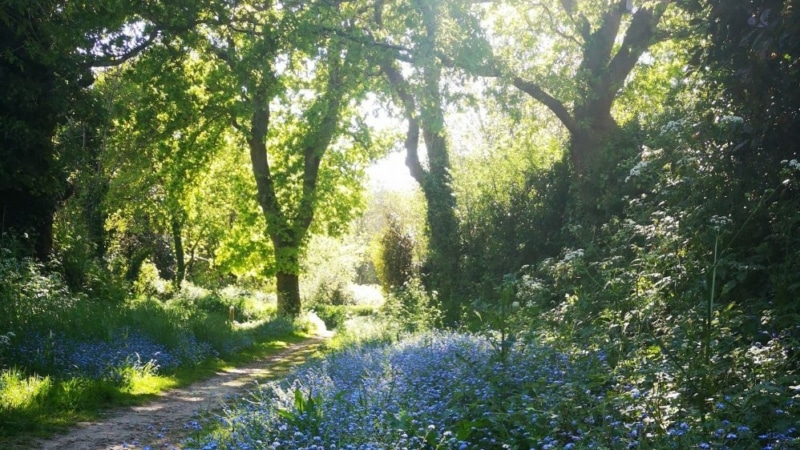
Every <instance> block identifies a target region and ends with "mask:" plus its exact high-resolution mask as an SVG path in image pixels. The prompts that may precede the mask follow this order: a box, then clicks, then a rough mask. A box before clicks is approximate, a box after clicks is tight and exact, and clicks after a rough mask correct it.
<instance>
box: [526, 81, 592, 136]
mask: <svg viewBox="0 0 800 450" xmlns="http://www.w3.org/2000/svg"><path fill="white" fill-rule="evenodd" d="M512 83H513V84H514V86H515V87H516V88H517V89H519V90H521V91H522V92H524V93H526V94H528V95H529V96H531V97H533V98H534V99H535V100H537V101H539V102H540V103H541V104H543V105H544V106H546V107H547V109H549V110H550V111H552V112H553V114H555V115H556V117H557V118H558V120H560V121H561V123H562V124H564V126H565V127H566V128H567V130H568V131H569V132H570V134H575V133H578V132H580V126H579V125H578V122H577V121H576V120H575V118H573V117H572V114H571V113H570V112H569V110H567V107H566V106H564V104H563V103H562V102H561V101H560V100H558V99H557V98H555V97H553V96H552V95H550V94H548V93H547V92H545V91H544V89H542V88H541V86H539V85H538V84H536V83H532V82H530V81H527V80H523V79H522V78H520V77H518V76H515V77H514V78H513V79H512Z"/></svg>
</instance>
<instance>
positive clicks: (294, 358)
mask: <svg viewBox="0 0 800 450" xmlns="http://www.w3.org/2000/svg"><path fill="white" fill-rule="evenodd" d="M323 340H324V336H317V337H314V338H311V339H308V340H306V341H303V342H300V343H297V344H290V345H289V346H288V347H287V348H286V349H284V350H282V351H280V352H279V353H277V354H275V355H272V356H270V357H269V358H266V359H263V360H260V361H256V362H253V363H251V364H249V365H247V366H244V367H237V368H235V369H230V370H226V371H224V372H220V373H218V374H217V375H216V376H214V377H212V378H209V379H207V380H205V381H200V382H198V383H195V384H192V385H190V386H187V387H185V388H182V389H174V390H171V391H168V392H164V393H162V394H161V395H160V396H159V397H160V398H159V399H157V400H154V401H152V402H150V403H148V404H145V405H141V406H134V407H130V408H122V409H119V410H113V411H111V412H109V413H108V414H107V416H106V417H104V418H103V419H101V420H98V421H94V422H86V423H80V424H78V426H77V427H75V428H74V429H72V430H70V431H69V432H68V433H67V434H64V435H60V436H56V437H54V438H53V439H50V440H46V441H38V442H36V443H35V444H34V445H33V447H32V448H37V449H42V450H122V449H145V448H147V447H149V448H151V449H152V450H156V449H180V448H181V441H182V440H183V439H184V438H186V437H187V436H188V435H190V434H191V433H192V432H194V431H195V430H196V429H197V427H198V425H199V424H198V418H199V415H200V414H202V413H206V412H209V411H213V410H215V409H217V408H219V407H220V406H221V405H222V403H223V402H224V401H225V400H226V399H229V398H232V397H234V396H236V395H237V394H241V393H243V392H244V391H246V390H247V389H249V388H252V387H253V383H254V382H255V381H256V380H264V379H268V378H275V377H277V376H280V375H283V374H285V373H286V372H287V371H288V370H289V369H290V368H291V367H293V366H294V365H295V364H297V363H300V362H303V361H304V360H306V359H307V358H309V357H310V356H311V355H312V354H313V352H314V350H315V349H316V348H317V347H318V346H319V344H320V343H322V341H323Z"/></svg>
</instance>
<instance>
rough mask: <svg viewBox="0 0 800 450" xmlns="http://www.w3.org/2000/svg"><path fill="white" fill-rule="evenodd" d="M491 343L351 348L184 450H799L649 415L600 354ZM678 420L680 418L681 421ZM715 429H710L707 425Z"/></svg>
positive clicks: (272, 388)
mask: <svg viewBox="0 0 800 450" xmlns="http://www.w3.org/2000/svg"><path fill="white" fill-rule="evenodd" d="M493 344H494V343H493V341H492V340H491V339H487V338H486V337H482V336H478V335H472V334H459V333H427V334H421V335H417V336H413V337H409V338H406V339H404V340H402V341H400V342H397V343H394V344H390V345H383V346H371V347H357V348H352V349H349V350H345V351H343V352H340V353H337V354H334V355H331V356H330V357H328V358H327V359H325V360H323V361H321V362H318V363H314V364H311V365H307V366H304V367H302V368H300V369H298V370H297V371H296V372H295V373H294V375H293V376H292V377H290V378H289V379H287V380H285V381H284V382H282V383H273V384H268V385H265V386H262V387H260V388H259V389H258V390H256V391H254V392H252V393H251V394H250V396H249V397H248V398H245V399H242V400H241V401H238V402H236V403H234V404H232V405H230V406H229V407H228V408H227V410H226V412H225V414H224V415H223V416H222V417H221V419H220V420H221V421H222V429H221V431H220V430H219V429H218V431H216V432H213V433H212V434H208V435H206V436H204V437H200V438H193V439H191V440H190V441H188V442H187V443H186V448H194V449H203V450H212V449H240V450H246V449H359V450H367V449H429V448H442V449H458V450H466V449H495V448H496V449H501V448H512V449H520V448H524V449H528V448H530V449H543V450H545V449H583V448H596V449H627V448H640V447H642V448H665V449H670V448H675V449H682V448H708V449H712V448H713V449H738V448H761V449H763V450H772V449H786V448H796V447H795V446H796V445H798V444H800V440H799V439H798V433H797V430H796V429H795V428H792V427H785V428H784V429H775V430H771V431H769V432H765V433H755V432H753V431H751V430H750V428H749V427H748V425H747V424H735V423H732V422H730V421H721V420H720V421H718V420H716V419H715V418H714V417H707V418H706V420H705V421H700V420H699V418H697V414H694V415H692V414H690V413H689V412H687V411H683V412H681V411H677V412H675V413H673V414H670V415H668V416H667V415H659V414H658V410H662V409H663V410H668V409H670V408H671V406H670V405H669V404H668V402H669V398H667V399H666V400H665V402H667V403H665V404H662V405H659V406H658V408H656V410H654V409H653V408H652V405H653V401H654V400H653V397H652V395H653V392H644V391H643V390H640V389H639V388H637V387H636V386H633V385H631V384H623V383H619V382H618V381H617V380H616V378H615V376H614V374H613V371H612V370H611V369H610V368H609V367H608V365H607V364H606V362H605V360H604V358H603V355H602V354H589V353H587V354H583V355H565V354H563V353H559V352H557V351H555V350H554V349H552V348H547V347H535V346H531V345H524V344H516V345H514V346H513V347H511V348H510V349H509V348H506V350H503V351H501V350H499V348H503V347H502V346H496V345H493ZM684 416H685V417H684ZM712 425H713V426H712Z"/></svg>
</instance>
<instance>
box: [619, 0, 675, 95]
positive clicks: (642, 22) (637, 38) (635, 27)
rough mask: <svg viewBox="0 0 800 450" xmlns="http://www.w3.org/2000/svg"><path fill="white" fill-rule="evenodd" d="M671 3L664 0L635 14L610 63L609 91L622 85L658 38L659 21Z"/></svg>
mask: <svg viewBox="0 0 800 450" xmlns="http://www.w3.org/2000/svg"><path fill="white" fill-rule="evenodd" d="M670 3H671V0H662V1H661V4H660V5H658V6H656V7H654V8H653V9H648V8H641V9H639V10H638V11H636V13H635V14H634V15H633V20H632V21H631V25H630V27H628V30H627V32H626V33H625V37H624V38H623V40H622V45H621V46H620V48H619V50H618V51H617V53H616V54H615V55H614V58H613V59H612V60H611V62H610V63H609V65H608V71H607V77H608V78H607V80H606V87H607V90H608V93H614V92H616V91H617V90H618V89H619V88H620V87H621V86H622V84H623V83H624V82H625V78H627V77H628V74H630V73H631V71H632V70H633V68H634V66H636V63H637V62H638V61H639V58H640V57H641V56H642V54H643V53H644V52H645V50H647V49H648V48H649V47H650V45H652V44H653V42H654V41H655V40H656V39H657V37H658V36H657V33H658V23H659V22H660V21H661V17H662V16H663V15H664V13H665V12H666V10H667V7H668V6H669V4H670Z"/></svg>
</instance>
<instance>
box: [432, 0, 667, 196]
mask: <svg viewBox="0 0 800 450" xmlns="http://www.w3.org/2000/svg"><path fill="white" fill-rule="evenodd" d="M633 3H634V2H631V1H630V0H609V1H604V2H596V1H561V2H553V3H548V2H535V3H528V2H520V3H517V2H497V3H496V4H495V3H493V4H492V6H490V7H489V8H484V7H480V8H478V9H476V8H473V12H474V14H475V15H476V16H481V15H483V13H485V12H487V11H488V12H489V14H488V22H489V24H490V25H488V26H486V32H487V34H488V35H489V36H490V37H488V38H486V37H482V36H477V39H479V40H482V41H483V42H484V46H491V47H492V52H491V53H492V54H491V56H489V57H488V58H486V59H475V58H474V55H472V56H470V54H465V55H442V58H443V61H445V63H446V64H448V65H454V66H459V67H463V68H465V69H467V70H470V71H471V72H472V73H474V74H478V75H483V76H489V77H499V78H502V79H503V80H506V81H507V82H508V83H509V84H511V85H513V86H515V87H516V88H517V89H519V90H520V91H521V92H524V93H525V94H526V95H528V96H530V97H531V98H533V99H535V100H537V101H538V102H540V103H542V104H543V105H545V106H546V107H547V108H548V109H549V110H550V111H551V112H552V113H553V114H554V115H555V116H556V117H557V118H558V120H559V121H560V122H561V123H562V124H563V126H564V127H565V128H566V129H567V131H568V132H569V135H570V144H569V152H568V157H569V161H570V163H571V166H572V169H573V172H574V174H575V175H576V179H577V180H578V183H577V185H578V186H579V188H580V191H579V200H583V201H584V202H586V203H592V199H593V197H594V196H595V194H596V193H597V192H598V188H599V187H600V186H599V185H598V184H597V180H598V179H600V178H602V177H608V176H609V174H608V173H604V172H605V171H607V170H609V169H608V168H609V167H613V164H616V162H617V161H615V160H614V158H613V157H612V158H611V159H612V164H611V165H609V164H608V163H607V162H604V161H603V159H604V158H607V155H606V154H607V153H608V151H609V149H610V147H612V146H614V145H616V146H617V147H619V146H620V145H622V146H626V145H627V146H630V144H625V143H620V142H619V140H620V138H621V133H620V125H619V123H618V121H617V119H616V118H615V117H614V104H615V101H616V100H617V99H618V98H619V96H620V93H621V92H622V91H623V89H624V88H625V86H626V82H627V81H628V80H629V79H630V76H631V74H632V73H633V72H634V69H635V67H636V65H637V63H638V62H639V61H640V59H641V58H642V56H643V55H645V53H646V52H647V51H648V50H649V49H650V48H651V47H652V46H653V45H655V44H656V43H658V42H661V41H664V40H666V39H668V38H670V37H671V30H673V29H675V28H676V27H678V24H680V23H681V22H680V20H677V19H674V20H673V18H672V17H670V20H665V17H667V14H666V13H667V12H668V11H669V10H670V6H671V4H672V1H670V0H657V1H647V2H643V4H641V5H639V6H634V4H633ZM673 10H674V8H673ZM512 36H513V37H512ZM585 206H587V208H585V209H589V210H590V209H591V208H589V205H585Z"/></svg>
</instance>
